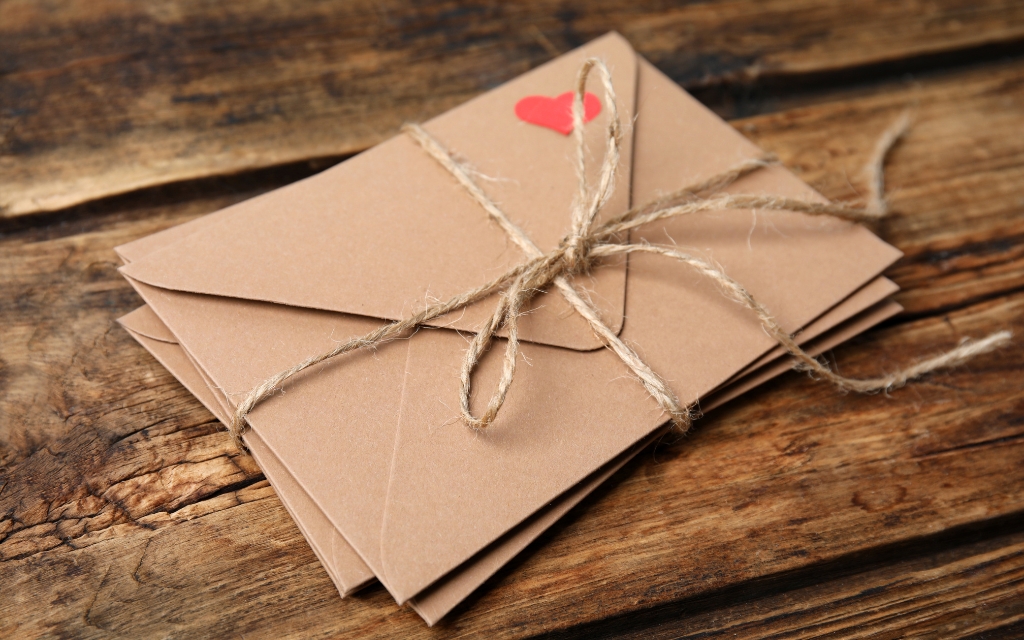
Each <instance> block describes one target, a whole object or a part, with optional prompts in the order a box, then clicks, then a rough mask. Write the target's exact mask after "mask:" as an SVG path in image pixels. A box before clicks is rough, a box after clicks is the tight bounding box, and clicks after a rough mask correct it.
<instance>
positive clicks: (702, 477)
mask: <svg viewBox="0 0 1024 640" xmlns="http://www.w3.org/2000/svg"><path fill="white" fill-rule="evenodd" d="M610 29H615V30H618V31H619V32H621V33H622V34H623V35H625V36H626V37H627V38H628V39H629V40H630V41H631V42H632V43H633V45H634V46H635V47H636V48H637V49H638V50H639V51H640V52H641V53H642V54H643V55H645V56H647V57H648V58H649V59H650V60H651V61H653V62H654V63H655V64H656V65H657V66H658V67H659V68H661V69H662V70H664V71H665V72H667V73H668V74H669V75H671V76H672V77H673V78H674V79H676V80H677V81H679V82H680V83H682V84H683V85H684V86H686V87H687V88H689V89H690V90H691V91H692V92H693V93H694V94H695V95H696V96H697V97H699V98H700V99H701V100H703V101H704V102H705V103H706V104H708V105H709V106H711V107H712V108H713V109H715V110H717V111H718V112H719V113H722V114H723V115H725V116H726V117H729V118H731V119H732V122H733V124H734V126H736V127H737V128H738V129H739V130H740V131H741V132H743V133H744V134H745V135H747V136H748V137H750V138H751V139H753V140H754V141H755V142H757V143H758V144H760V145H762V146H763V147H764V148H766V149H768V150H770V151H774V152H776V153H777V154H778V155H779V156H780V157H781V158H782V160H783V161H784V162H785V164H787V165H788V166H789V167H791V168H793V169H794V170H795V171H797V172H798V173H799V174H800V175H802V176H803V177H804V179H806V180H807V181H808V182H809V183H810V184H812V185H813V186H815V187H816V188H818V189H820V190H821V191H822V192H823V193H825V194H826V195H827V196H829V197H831V198H834V199H839V200H856V199H857V197H858V194H859V193H860V192H862V191H863V182H862V179H861V177H860V176H859V175H858V168H859V167H860V166H861V164H862V163H863V162H864V161H865V159H866V157H867V155H868V153H869V151H870V148H871V145H872V144H873V142H874V140H875V137H876V136H877V134H878V133H879V132H880V131H881V130H882V129H883V128H884V127H885V126H886V125H887V124H888V123H889V122H890V121H891V119H892V118H893V117H894V116H895V115H896V114H898V113H899V112H900V111H901V110H902V109H904V108H905V107H907V106H911V107H913V108H914V109H915V112H916V125H915V127H914V129H913V130H912V131H911V133H910V135H909V137H908V138H907V140H906V141H905V142H904V143H902V144H901V145H900V146H899V147H898V148H897V149H896V150H895V152H894V154H893V155H892V158H891V161H890V162H889V165H888V181H889V185H890V193H891V200H892V203H893V206H894V209H895V212H894V214H893V216H892V218H891V219H889V220H887V221H885V222H884V223H883V224H881V225H880V227H879V228H878V232H879V233H880V235H882V237H884V238H885V239H886V240H888V241H889V242H891V243H893V244H895V245H896V246H898V247H899V248H901V249H902V250H903V251H904V252H905V253H906V256H905V258H903V259H902V260H901V261H900V262H899V263H898V264H897V265H896V266H894V267H893V268H892V269H890V271H889V272H888V275H889V276H890V277H891V278H893V279H894V280H896V281H897V282H898V283H899V284H900V286H901V287H902V288H903V291H902V292H901V293H900V294H899V296H898V300H899V301H900V302H902V303H903V304H904V305H905V306H906V308H907V312H906V313H905V314H904V315H902V316H900V317H898V318H896V319H895V320H893V321H890V322H888V323H886V324H885V325H884V326H883V327H881V328H879V329H877V330H874V331H872V332H870V334H869V335H866V336H863V337H861V338H859V339H857V340H856V341H854V343H853V344H850V345H847V346H844V347H843V348H841V349H839V350H837V351H836V352H835V353H834V359H835V361H836V362H837V365H838V366H839V368H840V369H841V370H842V371H843V372H844V373H846V374H851V375H857V374H862V375H866V374H869V373H871V372H875V371H878V370H879V369H880V368H881V369H885V368H887V367H890V368H891V367H894V366H895V365H896V363H898V362H904V361H906V360H907V359H909V358H913V357H914V356H916V355H920V354H925V353H929V352H933V351H937V350H940V349H945V348H948V347H950V346H952V345H954V344H956V343H957V341H958V340H960V339H961V338H963V337H964V336H968V335H972V336H980V335H983V334H987V333H989V332H991V331H993V330H996V329H999V328H1004V327H1008V328H1011V329H1013V330H1014V331H1015V334H1016V336H1017V337H1016V338H1015V342H1014V345H1013V346H1012V347H1011V348H1009V349H1007V350H1005V351H1002V352H1000V353H997V354H992V355H987V356H984V357H982V358H979V359H978V360H976V361H975V362H973V363H971V364H970V365H969V366H966V367H963V368H961V369H959V370H956V371H952V372H948V373H942V374H938V375H933V376H930V377H929V378H927V379H926V380H924V381H922V382H919V383H916V384H913V385H911V386H910V387H908V388H906V389H903V390H901V391H898V392H895V393H893V394H892V395H890V396H871V397H864V396H856V395H841V394H838V393H836V392H834V391H833V390H832V389H830V388H828V387H825V386H823V385H818V384H814V383H812V382H811V381H809V380H808V379H807V378H806V377H804V376H800V375H796V374H788V375H786V376H784V377H783V378H782V379H780V380H778V381H776V382H774V383H772V384H769V385H767V386H766V387H765V388H763V389H761V390H758V391H757V392H755V393H751V394H748V395H747V396H745V397H743V398H741V399H739V400H738V401H735V402H733V403H731V404H730V405H727V406H726V407H724V408H723V409H721V410H719V411H716V412H714V413H713V414H711V415H709V416H707V417H706V418H704V419H703V420H701V421H700V422H699V423H698V426H697V429H696V431H695V432H694V433H693V434H692V435H691V436H689V437H686V438H685V439H682V440H679V441H675V442H663V443H661V444H659V445H658V446H657V447H655V448H653V449H650V450H648V451H647V452H645V453H644V454H643V455H641V456H640V457H639V459H638V460H636V461H635V462H634V463H632V464H630V465H629V466H628V467H627V468H626V469H624V470H623V471H622V472H621V473H619V474H618V475H617V476H616V477H615V479H614V480H613V481H612V482H610V483H609V485H608V486H607V487H605V488H603V489H602V490H600V491H599V492H598V493H597V494H596V495H594V496H592V497H591V498H590V499H588V500H587V501H585V502H584V503H583V504H582V505H581V506H580V507H579V508H577V509H576V510H574V511H573V512H572V514H571V515H570V516H569V517H567V518H566V519H565V521H564V522H562V523H560V524H559V525H558V526H556V527H555V528H554V529H553V530H552V531H550V532H549V533H548V534H546V535H545V536H543V538H542V539H541V540H540V541H539V543H538V544H535V545H534V546H533V547H531V548H530V549H529V550H528V551H527V552H526V553H525V554H523V556H522V557H521V558H519V559H517V560H516V561H515V562H513V563H512V566H510V567H508V568H506V569H505V570H503V571H502V572H501V573H500V574H499V575H498V576H497V577H496V578H495V579H494V580H492V581H491V582H490V583H489V584H488V585H487V587H486V588H484V589H483V590H482V591H481V592H480V593H479V594H478V595H475V596H474V597H472V598H471V599H470V600H469V601H468V602H467V603H465V604H464V605H463V606H461V607H460V608H459V609H458V610H457V611H456V613H455V614H454V615H452V616H451V617H450V619H448V620H447V621H446V622H444V623H442V624H441V625H439V626H438V627H435V628H433V629H428V628H427V627H426V626H425V625H424V624H423V623H422V622H421V621H420V620H419V618H418V617H417V616H416V615H415V614H414V613H412V612H411V611H409V610H408V609H404V608H399V607H396V606H395V605H394V603H393V602H392V600H391V599H390V597H389V596H388V595H387V594H386V593H385V592H384V591H383V590H382V589H381V588H379V587H373V588H370V589H368V590H366V591H365V592H363V593H360V594H358V595H356V596H354V597H351V598H348V599H346V600H342V599H340V598H339V597H338V595H337V593H336V591H335V590H334V588H333V586H332V585H331V583H330V581H329V580H328V578H327V576H326V574H325V573H324V571H323V570H322V569H321V567H320V566H319V564H318V563H317V561H316V559H315V557H314V556H313V553H312V552H311V550H310V549H309V548H308V546H307V545H306V543H305V542H304V541H303V539H302V537H301V535H300V534H299V532H298V530H297V529H296V527H295V525H294V524H293V522H292V521H291V519H290V518H289V517H288V515H287V513H286V512H285V510H284V508H283V507H282V506H281V504H280V503H279V502H278V500H277V498H276V497H275V495H274V493H273V490H272V489H271V488H270V487H269V486H268V485H267V483H266V481H265V480H264V479H263V477H262V475H261V474H260V472H259V469H257V468H256V467H255V466H254V465H253V464H252V462H251V461H250V460H249V459H248V458H246V457H243V456H241V455H239V454H238V453H236V452H235V451H234V450H233V448H232V446H231V444H230V442H229V439H228V437H227V436H226V435H225V434H224V433H223V432H222V431H221V430H220V428H219V426H218V424H217V423H216V422H215V420H214V419H213V418H212V416H211V415H210V414H209V413H207V411H206V410H204V409H203V408H202V406H201V405H200V404H199V403H198V402H197V401H196V400H194V399H193V398H192V397H191V396H190V395H189V394H188V393H187V392H186V391H185V390H184V389H183V388H182V387H181V386H180V385H179V384H178V383H177V382H176V381H175V380H174V379H173V378H172V377H171V376H170V375H168V374H167V373H166V372H165V371H164V370H163V369H162V368H161V367H160V366H159V365H158V364H157V363H156V362H155V361H154V360H153V359H152V358H151V357H150V356H149V355H148V354H147V353H146V352H144V351H143V350H142V349H141V348H140V347H139V346H137V345H136V344H135V343H134V341H133V340H132V339H131V338H129V337H128V335H127V334H126V333H125V332H124V331H122V330H121V329H119V328H118V327H117V326H115V325H114V324H113V320H114V319H115V318H117V317H118V316H120V315H122V314H123V313H125V312H127V311H129V310H131V309H133V308H134V307H136V306H138V305H139V304H140V300H139V298H138V297H137V296H136V295H135V294H134V293H133V292H132V290H131V289H130V287H129V286H128V284H127V283H126V282H125V281H124V280H123V279H122V278H121V277H119V276H118V274H117V273H116V266H117V260H116V258H115V256H114V254H113V252H112V250H111V249H112V247H113V246H115V245H117V244H120V243H123V242H126V241H128V240H132V239H134V238H138V237H140V236H143V235H146V234H148V233H152V232H154V231H157V230H160V229H163V228H165V227H168V226H170V225H173V224H177V223H180V222H184V221H186V220H189V219H191V218H193V217H195V216H198V215H201V214H204V213H208V212H211V211H213V210H215V209H217V208H220V207H222V206H225V205H227V204H230V203H233V202H237V201H239V200H242V199H244V198H248V197H251V196H253V195H256V194H258V193H262V192H264V191H266V190H268V189H272V188H275V187H278V186H281V185H284V184H287V183H289V182H292V181H294V180H296V179H299V178H301V177H304V176H307V175H310V174H311V173H313V172H315V171H318V170H320V169H322V168H323V167H325V166H328V165H330V164H332V163H334V162H336V161H338V160H339V159H341V158H344V157H346V156H347V155H349V154H352V153H355V152H358V151H359V150H361V149H364V148H366V147H367V146H370V145H372V144H374V143H376V142H378V141H380V140H382V139H384V138H385V137H387V136H389V135H391V134H393V133H394V132H395V130H396V128H397V126H398V125H399V124H400V123H401V122H402V121H404V120H406V119H422V118H426V117H429V116H431V115H434V114H437V113H439V112H441V111H443V110H445V109H447V108H449V107H451V106H452V105H455V104H457V103H459V102H461V101H463V100H465V99H467V98H469V97H471V96H473V95H475V94H477V93H479V92H481V91H483V90H486V89H488V88H490V87H493V86H495V85H497V84H499V83H501V82H502V81H504V80H507V79H509V78H512V77H514V76H516V75H517V74H520V73H522V72H523V71H526V70H527V69H530V68H531V67H533V66H536V65H537V64H539V63H541V62H543V61H545V60H547V59H549V58H550V57H552V56H554V55H556V54H557V53H559V52H562V51H565V50H568V49H570V48H572V47H575V46H577V45H579V44H582V43H583V42H585V41H587V40H589V39H590V38H592V37H594V36H597V35H600V34H602V33H604V32H606V31H608V30H610ZM1022 132H1024V4H1022V3H1020V2H1019V1H1016V0H992V1H989V2H979V1H978V0H927V1H925V0H921V1H907V2H890V1H888V0H841V1H829V2H825V1H817V2H811V1H810V0H767V1H760V0H727V1H726V0H723V1H708V2H679V3H670V2H657V1H655V0H643V1H635V0H600V1H596V2H587V3H582V2H581V3H569V2H561V1H557V0H536V1H534V2H529V3H506V2H484V1H483V0H471V1H467V2H435V3H412V2H399V1H397V0H384V1H381V2H340V1H325V2H289V1H285V0H260V1H258V2H254V1H251V0H250V1H242V0H230V1H225V0H168V1H167V2H159V3H155V2H154V3H150V2H129V1H127V0H0V637H61V638H92V637H133V638H134V637H187V638H192V637H204V636H209V637H223V636H225V635H227V636H244V637H246V638H255V637H269V638H278V637H284V636H295V637H337V636H345V635H359V636H362V637H381V638H392V637H407V638H416V637H437V636H440V637H450V636H451V637H455V636H458V637H461V636H482V637H496V638H503V637H523V636H532V635H545V634H548V635H552V636H554V637H595V636H622V637H634V636H635V637H645V638H648V637H650V638H661V637H666V638H667V637H701V638H703V637H719V636H728V637H766V636H769V637H779V638H783V637H784V638H790V637H793V638H796V637H801V638H802V637H813V636H819V635H828V636H829V637H847V636H866V635H872V637H883V638H884V637H900V636H904V635H921V636H930V637H936V638H949V637H978V638H1004V637H1005V638H1011V637H1021V636H1024V347H1022V346H1021V345H1022V342H1021V341H1022V340H1024V133H1022ZM681 152H685V150H682V151H681Z"/></svg>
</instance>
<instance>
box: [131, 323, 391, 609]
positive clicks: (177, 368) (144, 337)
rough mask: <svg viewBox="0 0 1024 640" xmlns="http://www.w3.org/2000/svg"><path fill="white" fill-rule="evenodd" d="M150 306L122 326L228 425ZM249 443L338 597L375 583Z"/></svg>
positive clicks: (288, 480) (269, 458)
mask: <svg viewBox="0 0 1024 640" xmlns="http://www.w3.org/2000/svg"><path fill="white" fill-rule="evenodd" d="M154 320H156V319H155V316H154V315H153V314H152V311H150V310H149V308H148V307H142V308H140V309H136V310H135V311H133V312H132V313H130V314H128V315H127V316H125V317H123V318H121V319H120V320H119V322H120V323H121V325H122V326H124V327H125V329H127V330H128V332H129V334H130V335H131V336H132V337H133V338H135V339H136V340H137V341H138V342H139V343H140V344H141V345H142V346H143V347H145V348H146V350H147V351H149V352H150V353H151V354H153V356H154V357H155V358H156V359H157V360H158V361H159V362H160V364H162V365H163V366H164V367H165V368H166V369H167V370H168V371H170V372H171V374H172V375H174V377H175V378H177V379H178V380H179V381H180V382H181V383H182V385H184V387H185V388H186V389H188V390H189V391H190V392H191V393H192V395H194V396H195V397H196V398H197V399H198V400H199V401H200V402H202V403H203V405H204V406H205V407H206V408H207V409H209V410H210V412H211V413H212V414H213V415H214V416H216V417H217V419H218V420H220V421H221V422H224V423H225V424H226V423H227V421H228V420H229V419H230V414H229V413H226V412H225V411H224V409H223V405H222V404H221V403H220V401H218V400H217V398H216V397H215V395H216V394H215V392H214V391H213V390H212V389H211V388H210V387H208V386H207V385H208V383H207V381H206V380H205V379H204V376H203V375H202V373H201V372H200V371H199V370H198V369H197V368H196V367H195V366H194V365H193V364H192V361H191V360H190V359H189V357H188V355H187V354H186V353H185V351H184V350H183V349H182V348H181V347H180V346H179V345H178V344H177V341H176V340H175V339H174V337H173V335H169V332H168V331H167V329H166V327H161V326H160V322H159V320H156V321H155V322H154ZM246 444H247V445H248V447H249V451H250V452H251V453H252V455H253V458H254V459H255V460H256V463H257V464H259V466H260V468H261V469H263V472H264V474H265V475H266V476H267V479H268V480H269V481H270V483H271V485H273V487H274V490H275V491H276V492H277V493H278V495H279V496H280V497H281V502H282V503H283V504H284V506H285V508H286V509H287V510H288V513H289V514H290V515H291V516H292V519H294V520H295V522H296V525H297V526H298V527H299V530H300V531H301V532H302V535H303V537H305V538H306V540H307V541H309V543H310V547H312V549H313V552H314V553H315V554H316V556H317V558H318V559H319V560H320V564H322V565H323V566H324V569H325V570H326V571H327V574H328V575H329V576H330V578H331V581H332V582H334V585H335V586H336V587H337V588H338V592H339V593H340V594H341V595H342V596H343V597H344V596H345V595H347V594H349V593H351V592H352V591H355V590H356V589H358V588H360V587H362V586H363V585H365V584H366V583H368V582H370V581H371V580H372V579H373V577H374V576H373V572H372V571H370V568H369V567H367V566H366V564H365V563H364V562H363V561H362V560H360V559H359V556H358V554H356V552H355V551H354V550H353V549H352V547H351V546H349V544H348V543H347V542H345V539H344V538H343V537H342V536H341V534H339V533H338V532H337V530H336V529H335V528H334V527H333V526H332V525H331V524H330V521H328V520H327V518H326V517H324V515H323V512H321V511H320V510H319V509H318V508H317V507H316V505H315V504H314V503H313V501H312V500H310V499H309V496H307V495H306V493H305V492H304V491H302V488H301V487H300V486H299V485H298V483H296V482H295V480H294V479H293V478H292V477H291V475H290V474H288V472H287V471H286V470H285V469H284V467H282V466H281V463H280V461H278V460H277V458H276V457H275V456H274V455H273V453H271V452H270V451H269V450H268V449H267V448H266V445H265V444H263V441H262V440H261V439H260V438H259V436H258V435H256V434H254V433H248V434H246Z"/></svg>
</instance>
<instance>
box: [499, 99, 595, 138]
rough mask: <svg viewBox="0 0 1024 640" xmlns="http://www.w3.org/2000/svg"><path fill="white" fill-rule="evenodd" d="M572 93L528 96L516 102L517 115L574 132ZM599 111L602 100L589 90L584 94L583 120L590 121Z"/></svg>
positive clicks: (554, 127) (560, 131) (557, 128)
mask: <svg viewBox="0 0 1024 640" xmlns="http://www.w3.org/2000/svg"><path fill="white" fill-rule="evenodd" d="M572 94H573V92H572V91H566V92H565V93H563V94H562V95H560V96H558V97H557V98H549V97H547V96H526V97H525V98H523V99H522V100H520V101H519V102H517V103H516V117H518V118H519V119H520V120H522V121H523V122H529V123H531V124H539V125H540V126H542V127H547V128H548V129H554V130H555V131H557V132H559V133H561V134H563V135H569V134H570V133H572V100H573V95H572ZM599 113H601V101H600V100H599V99H598V98H597V96H595V95H594V94H592V93H590V92H589V91H588V92H586V93H585V94H583V122H590V121H591V120H593V119H594V118H596V117H597V114H599Z"/></svg>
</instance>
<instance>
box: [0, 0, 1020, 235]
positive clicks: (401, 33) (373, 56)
mask: <svg viewBox="0 0 1024 640" xmlns="http://www.w3.org/2000/svg"><path fill="white" fill-rule="evenodd" d="M612 29H615V30H619V31H620V32H622V33H623V34H624V35H625V36H626V37H627V38H629V39H630V41H631V42H633V43H634V45H635V46H636V47H637V48H638V50H639V51H640V52H641V53H642V54H644V55H645V56H647V57H648V58H650V59H651V60H652V61H653V62H654V63H655V64H657V65H658V66H660V67H661V68H662V69H664V70H665V71H666V72H668V73H669V74H670V75H671V76H672V77H673V78H675V79H676V80H678V81H680V82H682V83H684V84H685V85H686V86H689V87H691V88H699V87H702V86H708V85H722V84H725V85H728V86H730V87H742V88H740V89H737V90H736V91H734V93H739V94H743V95H749V94H750V91H749V87H750V86H752V85H757V84H758V83H764V82H780V81H781V82H786V83H788V84H799V83H800V82H802V81H812V80H813V81H814V82H816V83H817V82H820V81H821V80H822V78H834V77H844V78H845V77H850V75H851V74H853V73H856V72H858V71H860V72H863V71H864V70H865V69H878V68H887V69H889V70H890V71H899V70H906V69H913V68H916V66H919V64H920V62H921V61H922V60H924V59H931V58H936V57H938V58H941V59H943V60H950V59H952V60H957V61H961V62H962V60H963V59H964V57H965V56H967V57H970V56H972V55H979V54H980V55H991V54H992V53H996V52H1005V51H1016V50H1018V49H1020V48H1021V47H1022V46H1024V6H1022V5H1021V4H1020V3H1019V2H1015V1H1014V0H993V1H990V2H986V3H977V2H973V1H972V0H928V1H925V0H914V1H910V2H899V3H894V2H886V1H884V0H845V1H839V0H834V1H831V2H825V3H822V2H817V1H812V0H771V1H769V2H763V1H760V0H757V1H755V0H729V1H721V2H696V3H678V4H677V3H664V2H660V1H658V0H645V1H644V2H633V1H629V2H627V1H624V0H602V1H601V2H597V3H594V2H591V3H587V4H586V5H585V6H584V5H580V4H568V3H565V2H562V1H561V0H542V1H539V2H531V3H527V4H520V3H492V2H484V1H481V0H465V1H460V2H437V3H432V4H430V5H423V4H422V3H418V4H416V3H410V2H405V1H401V0H389V1H388V2H356V3H353V2H343V1H341V0H332V1H331V2H317V3H311V2H307V3H296V2H284V1H281V0H268V1H265V2H259V3H251V2H200V1H189V0H175V1H173V2H169V3H167V2H165V3H158V4H153V3H134V2H127V1H125V0H99V1H97V0H88V1H86V0H58V1H56V2H45V3H44V2H38V1H37V0H8V1H7V2H3V3H0V185H3V186H2V188H0V215H8V216H13V215H21V214H26V213H32V212H36V211H49V210H56V209H60V208H64V207H68V206H70V205H73V204H76V203H80V202H85V201H88V200H90V199H94V198H98V197H102V196H107V195H110V194H115V193H122V192H125V191H129V190H132V189H138V188H140V187H145V186H149V185H154V184H161V183H166V182H170V181H176V180H185V179H190V178H195V177H204V176H209V175H214V174H223V173H230V172H237V171H241V170H246V169H252V168H254V167H265V166H269V165H276V164H281V163H289V162H294V161H297V160H304V159H308V158H314V157H327V156H338V155H344V154H350V153H353V152H355V151H358V150H361V149H364V148H366V147H368V146H370V145H372V144H375V143H376V142H379V141H380V140H381V139H383V138H384V137H386V136H388V135H391V134H392V133H393V132H394V131H395V130H396V128H397V127H398V125H400V124H401V123H402V122H403V121H405V120H408V119H423V118H426V117H429V116H431V115H434V114H437V113H440V112H441V111H443V110H445V109H447V108H450V107H452V106H454V105H456V104H458V103H460V102H462V101H464V100H466V99H468V98H469V97H471V96H473V95H475V94H476V93H478V92H480V91H482V90H485V89H487V88H490V87H493V86H495V85H496V84H498V83H500V82H502V81H504V80H507V79H509V78H511V77H514V76H515V75H518V74H520V73H522V72H524V71H526V70H528V69H530V68H531V67H533V66H536V65H537V64H538V63H540V62H542V61H544V60H547V59H549V58H550V57H551V56H552V55H554V54H555V53H557V52H560V51H565V50H568V49H570V48H572V47H575V46H578V45H579V44H582V43H583V42H585V41H587V40H589V39H591V38H593V37H595V36H598V35H600V34H602V33H604V32H606V31H608V30H612ZM801 79H803V80H801Z"/></svg>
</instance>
